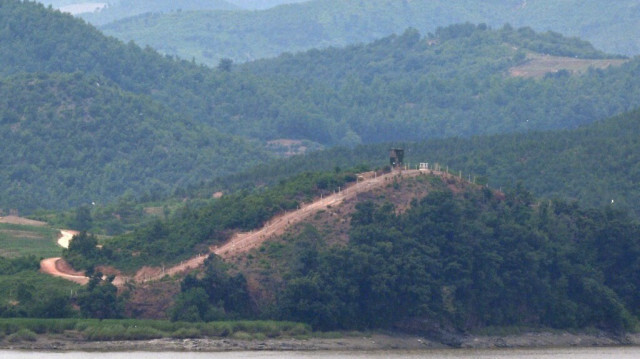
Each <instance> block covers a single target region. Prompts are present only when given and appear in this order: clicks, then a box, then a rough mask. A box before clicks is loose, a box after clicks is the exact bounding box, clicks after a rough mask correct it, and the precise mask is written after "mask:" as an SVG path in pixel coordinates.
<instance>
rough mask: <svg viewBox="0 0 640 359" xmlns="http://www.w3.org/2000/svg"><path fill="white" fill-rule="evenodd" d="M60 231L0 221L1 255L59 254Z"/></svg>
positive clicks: (44, 256)
mask: <svg viewBox="0 0 640 359" xmlns="http://www.w3.org/2000/svg"><path fill="white" fill-rule="evenodd" d="M59 233H60V232H59V231H58V230H57V229H54V228H51V227H42V226H28V225H19V224H8V223H0V256H2V257H11V258H15V257H21V256H28V255H33V256H36V257H43V258H47V257H55V256H59V255H60V253H61V250H60V247H59V246H58V244H57V243H56V241H57V239H58V234H59Z"/></svg>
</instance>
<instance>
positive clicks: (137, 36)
mask: <svg viewBox="0 0 640 359" xmlns="http://www.w3.org/2000/svg"><path fill="white" fill-rule="evenodd" d="M639 19H640V5H639V4H638V3H637V1H635V0H617V1H612V2H609V3H607V4H606V6H604V3H603V2H602V1H601V0H587V1H584V0H562V1H557V0H536V1H524V0H488V1H487V0H485V1H476V0H456V1H448V0H411V1H388V0H366V1H344V0H315V1H308V2H304V3H302V4H293V5H286V6H280V7H277V8H273V9H268V10H265V11H259V12H249V11H246V12H235V13H233V14H230V13H226V12H215V11H210V12H182V13H171V14H145V15H143V16H140V17H134V18H129V19H125V20H122V21H119V22H116V23H112V24H108V25H106V26H104V27H102V29H103V30H104V31H105V32H106V33H107V34H109V35H113V36H116V37H118V38H120V39H123V40H125V41H129V40H134V41H136V42H137V43H140V44H143V45H149V46H151V47H153V48H155V49H158V50H160V51H161V52H163V53H168V54H172V55H178V56H180V57H183V58H187V59H191V58H192V57H193V58H195V59H196V60H197V61H198V62H202V63H206V64H209V65H215V64H217V62H218V60H219V59H220V58H231V59H233V60H234V61H239V62H243V61H251V60H255V59H260V58H265V57H273V56H278V55H280V54H281V53H283V52H297V51H303V50H308V49H311V48H326V47H329V46H346V45H349V44H354V43H361V42H369V41H373V40H376V39H378V38H381V37H386V36H389V35H390V34H393V33H401V32H403V31H404V30H405V29H406V28H408V27H414V28H416V29H418V30H419V31H420V32H422V33H424V34H427V33H429V32H434V31H435V30H436V29H437V28H438V27H443V26H449V25H451V24H456V23H462V22H467V21H469V22H472V23H486V24H488V25H490V26H492V27H501V26H503V25H504V24H506V23H510V24H512V25H513V26H515V27H524V26H529V27H531V28H533V29H535V30H536V31H548V30H552V31H555V32H558V33H562V34H564V35H566V36H578V37H581V38H583V39H587V40H589V41H591V42H592V43H594V44H595V46H596V47H597V48H599V49H603V50H605V51H607V52H610V53H617V54H627V55H634V54H638V53H640V42H639V41H638V39H637V38H635V37H634V36H629V34H634V33H638V31H639V30H640V28H639V24H640V21H638V20H639Z"/></svg>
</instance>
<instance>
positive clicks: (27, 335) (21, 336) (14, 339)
mask: <svg viewBox="0 0 640 359" xmlns="http://www.w3.org/2000/svg"><path fill="white" fill-rule="evenodd" d="M37 339H38V335H37V334H36V333H34V332H32V331H31V330H29V329H20V330H18V331H17V332H15V333H13V334H11V335H9V337H8V338H7V340H8V341H9V342H10V343H18V342H25V341H26V342H35V341H36V340H37Z"/></svg>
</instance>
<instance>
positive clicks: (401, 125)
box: [0, 1, 640, 208]
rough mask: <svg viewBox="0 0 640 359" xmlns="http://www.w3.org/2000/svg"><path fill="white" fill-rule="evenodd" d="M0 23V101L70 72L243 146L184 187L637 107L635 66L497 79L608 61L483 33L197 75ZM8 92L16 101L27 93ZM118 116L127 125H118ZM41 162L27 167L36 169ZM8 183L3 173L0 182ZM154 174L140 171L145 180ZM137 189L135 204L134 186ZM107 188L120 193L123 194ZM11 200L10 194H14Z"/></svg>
mask: <svg viewBox="0 0 640 359" xmlns="http://www.w3.org/2000/svg"><path fill="white" fill-rule="evenodd" d="M0 22H1V23H3V24H5V26H3V27H0V42H1V43H2V45H3V46H1V47H0V76H1V77H4V78H5V80H6V81H7V82H6V83H7V85H6V86H7V88H11V86H12V85H11V83H13V82H14V81H17V80H16V79H17V78H19V77H16V76H18V75H17V74H20V73H24V72H27V73H33V74H35V75H34V76H38V75H45V76H49V75H48V74H50V73H56V75H54V76H58V75H60V74H67V75H69V74H75V73H80V76H81V77H84V78H89V79H92V78H96V79H99V80H98V82H99V83H101V84H107V85H108V86H109V87H110V88H111V89H112V91H113V92H119V93H121V94H122V96H124V97H125V98H136V99H138V100H139V101H142V102H145V103H146V102H147V101H148V103H149V105H150V106H151V107H154V108H156V110H154V111H152V113H157V114H158V115H159V116H160V114H162V115H163V116H160V117H159V118H164V119H167V121H169V122H175V123H176V124H179V125H180V126H185V127H186V128H187V129H193V130H196V128H198V129H197V130H196V131H199V132H201V133H203V134H204V133H209V132H208V131H213V132H215V133H217V135H215V136H214V137H213V138H217V137H216V136H218V135H219V136H223V137H225V138H227V141H230V142H232V143H236V142H235V141H236V140H235V139H233V138H230V137H228V136H229V135H231V136H241V137H243V138H244V139H242V140H238V141H240V142H238V147H237V148H235V147H232V148H230V149H225V148H224V146H222V147H218V150H217V151H218V152H216V153H218V155H217V156H218V158H217V159H216V161H223V162H224V164H225V165H215V166H210V167H207V169H206V170H202V171H199V170H196V169H194V172H192V173H191V174H192V175H193V177H191V181H192V183H196V182H198V181H203V180H209V179H211V178H212V177H213V176H215V175H221V174H224V173H228V172H227V171H228V170H230V169H231V167H233V170H234V171H235V170H240V169H242V168H247V167H248V166H250V165H251V164H253V163H255V162H256V161H260V160H261V159H264V158H265V156H266V155H265V150H260V149H259V148H258V147H261V146H262V145H265V144H267V141H270V143H272V144H274V143H276V144H277V143H301V144H304V147H310V148H318V147H319V145H323V146H333V145H336V144H344V145H349V146H355V145H357V144H359V143H371V142H389V141H408V140H413V141H424V140H426V139H429V138H438V137H449V136H473V135H478V134H491V133H504V132H514V131H515V132H524V131H529V130H541V129H560V128H573V127H577V126H579V125H583V124H586V123H590V122H593V121H596V120H598V119H602V118H605V117H609V116H612V115H615V114H618V113H622V112H625V111H629V110H631V109H632V108H634V107H637V106H640V84H638V83H637V81H635V79H636V78H637V73H638V71H639V70H638V68H640V60H637V59H635V60H630V61H627V62H625V63H624V64H622V65H619V66H618V67H610V68H606V69H591V70H584V69H583V70H581V71H582V72H581V74H580V75H578V74H573V73H572V72H570V71H569V70H559V71H557V72H552V73H549V74H547V75H545V76H543V77H541V78H539V79H533V78H514V77H511V76H509V72H510V70H511V69H513V68H514V67H517V66H522V65H526V64H527V63H528V61H530V60H529V58H528V57H529V56H533V55H536V56H543V55H541V54H542V53H546V54H549V55H554V56H561V57H563V58H565V59H568V58H569V57H571V58H574V59H575V57H578V58H580V59H582V60H585V61H586V60H590V59H607V58H608V56H607V55H606V54H604V53H602V52H600V51H598V50H596V49H594V48H593V47H592V46H591V45H590V44H588V43H586V42H584V41H581V40H578V39H572V38H565V37H562V36H560V35H558V34H555V33H543V34H538V33H535V32H534V31H532V30H531V29H527V28H523V29H514V28H510V27H504V28H502V29H500V30H490V29H488V28H487V27H486V26H475V25H471V24H458V25H453V26H450V27H447V28H442V29H439V30H438V31H436V32H435V33H434V34H432V35H428V36H424V37H423V36H421V35H420V34H419V33H418V32H417V31H416V30H409V31H406V32H405V33H403V34H402V35H400V36H390V37H387V38H383V39H380V40H378V41H376V42H374V43H372V44H369V45H358V46H350V47H348V48H345V49H335V48H334V49H327V50H323V51H319V50H313V51H309V52H307V53H302V54H299V55H283V56H281V57H279V58H277V59H273V60H269V61H266V60H264V61H260V62H255V63H251V64H246V65H243V66H238V65H234V64H233V63H231V62H223V63H221V64H220V66H218V67H217V68H215V69H210V68H208V67H205V66H199V65H197V64H194V63H192V62H189V61H184V60H176V59H174V58H172V57H170V56H162V55H159V54H158V53H157V52H155V51H154V50H152V49H150V48H146V49H141V48H139V47H137V46H136V45H135V44H132V43H129V44H126V45H125V44H123V43H122V42H120V41H118V40H116V39H114V38H108V37H105V36H104V35H102V34H101V33H100V32H99V31H97V30H96V29H94V28H93V27H91V26H87V25H86V24H85V23H84V22H83V21H81V20H78V19H74V18H73V17H72V16H70V15H67V14H61V13H59V12H55V11H49V10H48V9H46V8H44V7H43V6H41V5H37V4H35V3H31V2H20V1H5V2H2V3H1V4H0ZM614 60H616V61H618V60H620V59H614ZM612 61H613V60H612ZM567 62H568V61H567ZM87 81H88V80H87ZM16 86H19V88H25V89H27V90H28V86H27V85H17V84H16ZM74 86H76V85H69V88H68V89H67V91H68V92H69V94H68V95H67V96H68V97H69V98H70V99H71V100H75V99H82V97H80V96H77V93H76V92H75V90H74V88H73V87H74ZM25 93H26V92H25ZM80 93H81V92H80ZM35 99H38V101H39V103H37V104H36V103H33V104H31V107H33V109H30V108H27V109H25V108H22V107H20V105H19V104H16V103H7V104H5V105H4V106H5V108H3V110H5V109H6V110H7V111H8V112H7V113H11V111H13V112H16V113H15V114H11V115H9V117H8V118H10V119H11V120H10V121H8V122H7V123H9V122H11V123H14V122H15V119H16V118H18V119H20V118H21V116H23V113H24V111H25V110H28V112H27V113H33V112H34V111H36V113H37V110H34V109H37V108H45V109H47V108H50V107H52V106H53V108H55V106H56V105H55V104H54V105H52V103H51V101H52V100H53V99H56V97H54V96H52V97H50V98H49V97H46V96H45V97H34V101H35ZM126 103H127V102H126V101H114V102H113V106H114V108H109V110H110V111H112V112H113V113H120V112H121V111H125V110H126V109H127V107H126V106H125V107H124V108H123V109H118V108H117V107H118V106H124V105H125V104H126ZM77 106H79V108H82V107H83V106H85V104H81V103H79V104H77ZM107 107H109V106H107ZM21 111H22V112H21ZM123 113H125V112H123ZM54 114H55V112H54ZM123 117H124V118H129V119H131V117H130V114H126V116H124V115H123ZM61 118H64V117H61ZM169 118H171V119H173V120H168V119H169ZM161 125H163V126H166V124H164V123H163V124H160V123H159V124H158V126H156V128H157V129H158V130H160V131H162V129H166V128H167V127H161ZM194 126H195V127H194ZM198 126H203V127H202V128H201V129H200V128H199V127H198ZM221 134H224V135H221ZM186 136H187V137H188V135H186ZM160 137H161V138H162V136H160ZM135 140H136V141H139V139H138V138H136V139H135ZM44 142H46V141H44ZM216 142H217V141H216ZM223 142H224V141H222V142H220V143H223ZM196 143H197V142H196ZM14 144H16V143H15V142H14ZM175 145H176V146H179V147H178V148H179V149H176V151H178V152H179V151H181V150H184V151H185V152H184V153H191V154H192V153H194V152H193V151H197V146H198V145H197V144H196V145H194V144H193V142H190V141H185V142H184V143H183V144H181V143H179V142H178V143H175ZM192 146H195V148H194V147H192ZM203 146H204V147H205V150H206V151H208V148H207V146H206V143H205V145H203ZM186 147H189V148H186ZM211 149H212V148H211ZM212 150H213V149H212ZM254 150H255V151H258V152H255V151H254ZM15 151H16V153H22V152H25V153H26V152H28V151H31V150H30V149H24V148H23V149H21V148H17V149H16V150H15ZM34 153H38V152H37V151H36V152H34ZM39 153H41V154H42V156H43V158H44V153H43V152H42V151H40V152H39ZM43 158H41V159H33V161H36V162H37V161H42V162H44V161H45V160H44V159H43ZM37 163H39V162H37ZM98 163H101V162H98ZM185 163H190V162H189V161H186V162H185ZM15 170H16V169H15V168H14V167H13V166H10V167H8V168H6V167H5V168H4V169H3V170H2V172H7V173H13V171H15ZM21 173H22V172H21ZM24 173H25V174H26V175H28V174H29V173H31V172H29V171H26V172H24ZM153 173H154V172H153V170H152V169H149V173H148V174H147V176H150V175H151V174H153ZM26 175H25V176H26ZM7 176H9V177H11V175H7ZM14 177H15V176H14ZM162 181H166V182H165V183H168V182H170V181H171V180H169V179H164V180H162ZM151 182H152V181H150V180H149V181H147V182H144V183H145V184H144V186H149V187H148V188H147V189H148V190H150V189H151V188H159V187H162V188H166V189H167V190H169V189H170V186H168V187H164V186H163V185H162V186H155V185H152V184H151ZM49 183H51V186H52V187H51V188H46V189H45V188H42V189H41V190H42V191H45V192H47V193H55V192H56V189H55V188H54V187H55V186H54V184H55V183H56V182H55V181H51V182H45V183H43V185H46V184H49ZM69 183H71V182H69ZM76 184H77V185H80V183H77V182H76ZM138 185H140V186H139V187H136V188H139V189H140V190H141V191H142V190H143V189H142V188H143V184H142V183H139V184H138ZM6 186H7V188H9V187H11V186H10V185H9V184H7V185H6ZM136 186H137V185H136ZM116 187H117V191H122V190H124V189H125V187H124V186H123V183H122V182H118V185H117V186H116ZM11 188H14V189H16V191H15V192H14V193H15V196H25V195H26V196H27V197H29V198H30V199H29V201H24V203H27V202H29V203H36V201H34V198H36V197H37V198H39V199H42V200H45V199H46V202H42V204H40V205H38V206H42V207H45V208H46V207H55V208H57V206H59V205H68V203H71V202H66V201H60V200H53V201H52V202H51V201H49V200H50V199H52V198H53V197H48V196H45V195H39V196H35V197H34V195H30V194H28V193H36V192H37V191H32V190H31V189H29V188H26V187H19V186H18V187H11ZM19 188H22V190H23V191H24V192H23V194H20V195H19V194H18V193H19V191H18V190H17V189H19ZM71 190H73V186H72V185H71V184H70V187H69V191H71ZM117 191H116V190H114V192H110V193H113V194H115V193H116V192H117ZM60 193H62V192H60ZM61 196H62V194H61ZM65 196H66V195H65ZM106 196H107V195H106V194H105V197H104V198H106ZM16 198H17V197H16ZM65 198H66V197H65ZM12 203H19V201H17V200H16V201H12ZM65 203H67V204H65ZM74 203H77V202H74ZM12 205H13V204H12ZM29 206H31V205H29Z"/></svg>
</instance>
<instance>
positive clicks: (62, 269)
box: [40, 257, 89, 285]
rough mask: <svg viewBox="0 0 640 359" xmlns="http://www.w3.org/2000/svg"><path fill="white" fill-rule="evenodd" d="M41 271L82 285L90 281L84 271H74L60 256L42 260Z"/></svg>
mask: <svg viewBox="0 0 640 359" xmlns="http://www.w3.org/2000/svg"><path fill="white" fill-rule="evenodd" d="M40 271H42V272H43V273H46V274H49V275H52V276H54V277H60V278H62V279H66V280H70V281H72V282H75V283H78V284H82V285H84V284H87V283H89V278H87V277H85V276H84V273H79V272H74V271H73V270H72V269H71V267H70V266H69V265H68V264H66V262H65V261H64V260H63V259H62V258H60V257H55V258H47V259H43V260H42V262H40Z"/></svg>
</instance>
